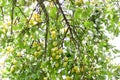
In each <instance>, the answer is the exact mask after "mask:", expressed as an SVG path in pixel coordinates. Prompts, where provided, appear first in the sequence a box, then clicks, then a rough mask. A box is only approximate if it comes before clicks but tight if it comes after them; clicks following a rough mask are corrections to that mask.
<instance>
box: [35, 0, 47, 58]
mask: <svg viewBox="0 0 120 80" xmlns="http://www.w3.org/2000/svg"><path fill="white" fill-rule="evenodd" d="M37 2H38V3H39V5H40V7H41V8H42V10H43V12H44V15H45V20H46V34H45V54H44V57H45V58H46V53H47V43H48V32H49V14H48V11H47V10H46V7H45V5H44V3H43V2H44V0H37Z"/></svg>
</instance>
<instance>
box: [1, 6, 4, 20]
mask: <svg viewBox="0 0 120 80" xmlns="http://www.w3.org/2000/svg"><path fill="white" fill-rule="evenodd" d="M0 8H1V11H2V17H3V22H4V11H3V7H2V6H0Z"/></svg>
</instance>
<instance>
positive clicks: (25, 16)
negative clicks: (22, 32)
mask: <svg viewBox="0 0 120 80" xmlns="http://www.w3.org/2000/svg"><path fill="white" fill-rule="evenodd" d="M16 7H18V9H19V10H20V12H21V13H22V15H23V16H24V17H25V18H27V17H26V15H25V14H24V12H23V11H22V9H21V8H20V6H16Z"/></svg>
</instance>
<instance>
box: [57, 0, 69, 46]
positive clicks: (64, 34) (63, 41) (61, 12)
mask: <svg viewBox="0 0 120 80" xmlns="http://www.w3.org/2000/svg"><path fill="white" fill-rule="evenodd" d="M57 4H58V6H59V9H60V11H61V13H62V15H63V18H64V20H65V22H66V24H67V26H68V28H67V30H66V32H65V34H64V37H63V39H62V42H61V44H63V42H64V39H65V37H66V34H67V33H68V31H69V30H70V32H71V27H70V24H69V22H68V20H67V18H66V16H65V14H64V12H63V9H62V7H61V5H60V3H59V0H57Z"/></svg>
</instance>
